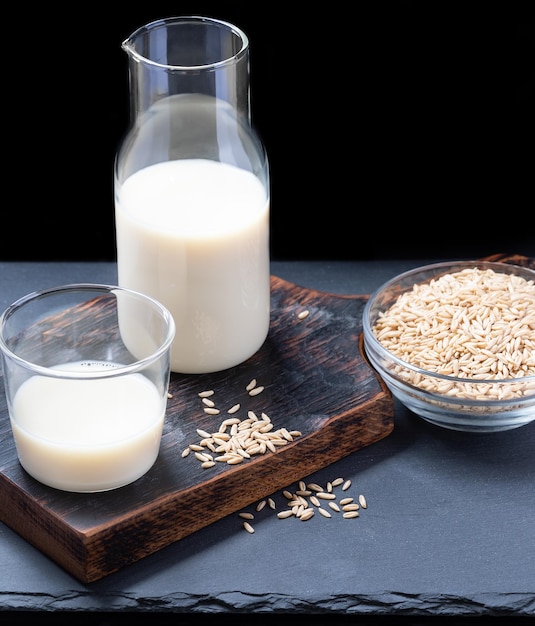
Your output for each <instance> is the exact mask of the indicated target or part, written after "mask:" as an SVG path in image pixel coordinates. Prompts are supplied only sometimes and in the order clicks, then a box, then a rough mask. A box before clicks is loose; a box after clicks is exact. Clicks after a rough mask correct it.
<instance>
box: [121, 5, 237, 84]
mask: <svg viewBox="0 0 535 626" xmlns="http://www.w3.org/2000/svg"><path fill="white" fill-rule="evenodd" d="M181 23H189V24H207V25H212V26H219V27H220V28H224V29H226V30H227V31H229V32H232V33H234V35H236V37H238V38H239V39H240V40H241V48H240V49H239V50H238V51H237V52H235V53H234V54H232V55H231V56H227V57H225V58H223V59H220V60H219V61H215V62H212V63H205V64H202V65H172V64H169V63H160V62H158V61H155V60H154V59H150V58H148V57H147V56H145V55H144V54H141V53H140V52H138V50H136V46H135V43H134V41H135V40H136V39H137V38H138V37H139V36H140V35H142V34H146V33H148V32H150V31H154V30H156V29H158V28H161V27H164V26H173V25H175V26H176V25H178V24H181ZM121 48H122V49H123V50H124V51H125V52H126V53H127V54H129V55H130V56H131V57H132V58H133V59H135V60H136V61H138V62H141V63H145V64H146V65H151V66H154V67H157V68H161V69H165V70H169V71H173V70H174V71H180V72H185V71H187V72H191V71H201V70H213V69H217V68H221V67H224V66H225V65H228V64H230V63H234V62H236V61H237V60H238V59H240V58H241V57H242V56H243V55H244V54H246V53H247V51H248V49H249V37H248V36H247V35H246V33H245V32H244V31H243V30H242V29H241V28H240V27H239V26H236V25H235V24H232V23H231V22H227V21H225V20H221V19H218V18H215V17H207V16H203V15H177V16H172V17H166V18H163V19H158V20H153V21H152V22H148V23H147V24H144V25H143V26H140V27H139V28H136V30H134V31H133V32H132V33H131V34H130V35H129V36H128V37H126V39H124V40H123V42H122V43H121Z"/></svg>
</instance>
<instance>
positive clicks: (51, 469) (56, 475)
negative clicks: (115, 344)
mask: <svg viewBox="0 0 535 626" xmlns="http://www.w3.org/2000/svg"><path fill="white" fill-rule="evenodd" d="M54 369H71V370H75V369H80V370H82V369H83V367H82V366H81V365H79V364H67V365H61V366H58V367H57V368H54ZM164 415H165V402H164V401H163V400H162V394H160V393H159V392H158V390H157V389H156V387H155V385H154V384H153V383H152V382H150V381H149V380H148V379H147V378H146V377H145V376H143V375H141V374H127V375H125V376H118V377H116V378H102V379H98V378H96V379H85V380H72V379H61V378H52V377H46V376H32V377H31V378H29V379H28V380H27V381H25V382H24V383H23V384H22V385H21V386H20V387H19V389H18V391H17V392H16V394H15V397H14V399H13V403H12V407H11V426H12V429H13V437H14V439H15V444H16V447H17V453H18V457H19V460H20V463H21V465H22V466H23V467H24V469H25V470H26V471H27V472H28V473H29V474H31V475H32V476H33V477H34V478H36V479H37V480H39V481H40V482H42V483H44V484H46V485H49V486H51V487H56V488H57V489H63V490H65V491H78V492H91V491H105V490H108V489H115V488H116V487H120V486H123V485H126V484H128V483H131V482H133V481H134V480H137V479H138V478H140V477H141V476H142V475H143V474H145V473H146V472H147V471H148V470H149V469H150V468H151V467H152V465H153V464H154V462H155V461H156V458H157V456H158V452H159V448H160V441H161V435H162V428H163V421H164Z"/></svg>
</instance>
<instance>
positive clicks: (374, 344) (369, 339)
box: [362, 260, 535, 402]
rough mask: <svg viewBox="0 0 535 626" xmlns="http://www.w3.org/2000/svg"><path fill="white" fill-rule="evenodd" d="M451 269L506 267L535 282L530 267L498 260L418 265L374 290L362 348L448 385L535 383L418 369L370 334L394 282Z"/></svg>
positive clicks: (523, 378) (534, 380)
mask: <svg viewBox="0 0 535 626" xmlns="http://www.w3.org/2000/svg"><path fill="white" fill-rule="evenodd" d="M452 267H458V268H470V267H482V268H485V269H494V270H497V269H498V270H499V269H501V270H502V273H503V268H505V269H506V270H507V269H510V271H509V272H505V273H509V274H513V275H520V274H521V273H522V274H524V273H527V275H528V276H529V277H531V280H532V281H533V282H534V283H535V270H533V269H531V268H529V267H524V266H523V265H516V264H513V263H501V262H499V261H484V260H481V261H478V260H459V261H441V262H439V263H430V264H428V265H420V266H417V267H414V268H412V269H409V270H406V271H404V272H402V273H401V274H397V275H396V276H394V277H392V278H390V279H389V280H387V281H386V282H384V283H383V284H382V285H380V286H379V287H378V288H377V289H376V290H375V291H373V292H372V294H371V295H370V296H369V298H368V300H367V302H366V304H365V306H364V309H363V312H362V331H363V335H364V345H365V347H366V344H368V347H369V348H371V349H373V351H374V352H376V353H379V354H380V355H381V357H382V358H388V359H389V360H391V361H392V363H393V365H395V366H399V367H401V368H404V369H408V370H411V371H413V372H415V373H417V374H420V375H422V376H428V377H431V378H435V379H439V380H444V381H447V382H451V383H462V384H466V383H472V384H478V385H479V384H481V385H491V384H492V385H498V384H502V385H510V384H513V383H525V382H527V383H535V374H533V375H529V376H520V377H517V378H490V379H489V378H484V379H479V378H478V379H472V378H460V377H458V376H450V375H448V374H440V373H439V372H433V371H431V370H426V369H422V368H421V367H418V366H417V365H414V364H412V363H409V362H408V361H404V360H403V359H400V358H399V357H397V356H396V355H395V354H392V353H391V352H390V351H389V350H388V349H387V348H385V347H384V345H383V344H382V343H381V342H380V341H379V340H378V339H377V338H376V337H375V335H374V334H373V332H372V324H371V323H370V312H371V309H372V306H373V305H374V303H375V302H376V300H377V298H378V297H379V296H380V295H381V294H382V293H385V292H386V291H387V290H388V289H390V287H392V286H393V285H395V284H396V283H399V282H400V281H403V280H404V279H406V278H409V277H411V276H414V275H417V274H420V273H422V272H424V271H434V270H436V271H437V272H438V271H439V270H441V269H448V268H452ZM522 277H523V278H524V277H525V276H522ZM429 280H430V279H429ZM415 282H416V281H415ZM410 288H411V287H410V286H409V287H408V288H407V289H406V290H405V291H408V290H409V289H410ZM401 293H404V292H403V291H400V294H401ZM368 358H370V355H369V354H368ZM388 371H389V373H391V374H392V373H393V372H392V371H391V370H390V369H389V370H388ZM400 380H403V379H400ZM403 383H404V384H407V385H408V386H410V387H414V388H415V389H419V390H420V391H424V390H423V389H422V388H420V387H418V386H415V385H413V384H411V383H409V382H407V381H405V380H403ZM429 393H433V394H434V395H436V396H437V397H440V398H448V396H445V395H444V394H439V393H436V392H429ZM534 393H535V391H534ZM532 395H533V394H531V393H530V394H529V395H527V396H525V397H527V398H531V397H532ZM521 399H522V398H516V399H515V400H516V401H518V400H521ZM471 401H473V400H471ZM483 402H490V400H485V401H483ZM497 402H498V400H497Z"/></svg>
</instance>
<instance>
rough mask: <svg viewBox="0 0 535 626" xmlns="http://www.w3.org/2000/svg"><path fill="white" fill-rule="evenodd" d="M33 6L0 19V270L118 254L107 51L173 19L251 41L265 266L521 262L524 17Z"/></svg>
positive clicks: (436, 9)
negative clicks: (263, 175) (220, 23)
mask: <svg viewBox="0 0 535 626" xmlns="http://www.w3.org/2000/svg"><path fill="white" fill-rule="evenodd" d="M36 6H37V8H35V6H33V7H32V8H31V9H30V8H29V5H28V6H27V5H26V4H25V3H21V4H20V6H19V7H17V8H15V9H14V10H13V11H14V13H13V14H12V15H13V17H10V18H9V20H7V21H4V35H6V34H7V32H10V35H11V36H10V38H9V40H10V42H11V43H9V44H7V43H4V46H5V48H7V49H4V52H3V70H2V71H3V83H4V85H3V87H4V88H3V94H4V103H3V104H4V111H6V113H5V114H4V124H5V131H4V133H3V136H4V142H5V143H4V148H5V152H4V156H5V159H4V162H5V163H7V164H9V165H8V168H9V170H7V172H6V173H7V174H8V175H7V176H6V177H5V189H6V192H7V193H6V197H5V200H4V203H3V207H2V210H3V216H4V219H3V220H2V224H3V225H2V227H1V229H2V236H1V238H0V259H1V260H114V259H115V244H114V208H113V184H112V181H113V160H114V157H115V153H116V150H117V148H118V146H119V143H120V141H121V139H122V137H123V136H124V134H125V132H126V130H127V127H128V123H129V119H128V115H129V96H128V76H127V59H126V54H125V53H124V52H123V51H122V49H121V42H122V41H123V39H125V38H126V37H127V36H128V35H130V34H131V32H133V31H134V30H135V29H136V28H138V27H139V26H142V25H143V24H145V23H147V22H149V21H152V20H155V19H159V18H163V17H168V16H171V15H181V14H182V15H186V14H198V15H207V16H213V17H219V18H222V19H225V20H228V21H231V22H233V23H235V24H236V25H237V26H240V27H241V28H242V29H243V30H244V31H245V32H246V33H247V34H248V36H249V39H250V49H251V57H250V58H251V89H252V97H251V104H252V116H253V124H254V125H255V127H256V130H257V131H258V133H259V135H260V137H261V138H262V140H263V142H264V145H265V147H266V150H267V153H268V157H269V161H270V168H271V200H272V201H271V250H272V257H273V258H274V259H277V260H283V259H294V258H297V259H380V258H425V257H480V256H484V255H486V254H492V253H495V252H506V253H515V252H518V253H521V254H528V255H533V256H535V185H534V179H535V176H534V174H535V161H534V139H535V133H534V128H533V114H534V111H535V106H534V105H535V99H534V80H535V69H534V62H535V23H534V19H533V15H534V10H533V7H534V3H532V2H516V1H510V2H507V1H504V2H441V1H436V2H428V1H425V2H410V1H403V0H399V1H397V2H372V3H367V2H363V3H345V4H341V3H331V4H328V3H320V4H317V3H302V4H301V3H290V2H285V3H282V2H281V3H276V2H271V3H261V2H250V1H249V2H203V1H199V2H180V1H176V2H159V1H158V0H153V1H151V2H144V3H136V5H135V6H134V3H125V2H114V3H108V4H107V5H106V4H98V3H91V4H84V5H80V8H77V9H72V8H71V10H69V11H66V10H65V6H66V5H61V6H62V9H60V8H59V5H58V8H55V7H54V5H50V4H48V3H47V4H46V5H44V4H39V5H36ZM296 6H298V7H299V8H294V7H296ZM4 41H5V42H6V41H7V38H6V39H5V40H4ZM10 173H11V174H10Z"/></svg>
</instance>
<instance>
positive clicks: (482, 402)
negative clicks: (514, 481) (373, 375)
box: [363, 261, 535, 432]
mask: <svg viewBox="0 0 535 626" xmlns="http://www.w3.org/2000/svg"><path fill="white" fill-rule="evenodd" d="M475 267H477V268H479V269H481V270H493V271H494V272H499V273H501V274H503V273H506V274H513V275H515V276H519V277H521V278H523V279H525V280H526V281H531V287H533V288H535V286H534V285H535V270H532V269H529V268H526V267H521V266H517V265H510V264H506V263H495V262H483V261H455V262H445V263H435V264H432V265H426V266H422V267H418V268H415V269H412V270H409V271H407V272H404V273H403V274H400V275H398V276H396V277H394V278H392V279H391V280H389V281H387V282H386V283H385V284H384V285H382V286H381V287H380V288H379V289H377V290H376V291H375V292H374V293H373V294H372V295H371V296H370V298H369V300H368V302H367V303H366V306H365V308H364V312H363V334H364V348H365V352H366V355H367V357H368V359H369V361H370V363H371V365H372V366H373V367H374V368H375V369H376V370H377V372H378V373H379V374H380V376H381V377H382V379H383V380H384V382H385V384H386V385H387V387H388V388H389V389H390V391H391V392H392V394H393V395H394V396H395V397H396V398H397V399H398V400H400V402H402V403H403V404H404V405H405V406H406V407H407V408H408V409H410V410H411V411H413V412H414V413H416V414H417V415H419V416H420V417H422V418H423V419H425V420H427V421H428V422H431V423H433V424H435V425H438V426H442V427H444V428H449V429H453V430H461V431H470V432H494V431H503V430H509V429H512V428H518V427H520V426H523V425H525V424H528V423H529V422H531V421H533V420H534V419H535V374H533V375H532V374H531V372H532V371H533V367H532V366H529V367H528V368H527V374H524V375H523V376H521V377H515V378H512V377H504V378H495V373H491V374H490V375H488V374H478V376H477V377H476V376H472V375H469V374H467V373H466V372H460V373H459V370H458V369H457V370H455V371H456V374H457V375H452V374H451V372H449V373H446V374H445V373H441V372H440V371H439V370H440V369H442V370H443V371H444V370H446V371H449V369H451V367H450V365H448V366H447V367H446V366H444V367H442V366H433V369H434V368H435V367H436V369H437V371H432V368H431V367H430V368H429V369H424V368H422V367H421V365H422V362H421V361H420V363H419V364H416V363H415V362H412V361H413V357H412V353H411V356H408V353H407V352H405V353H404V358H403V359H402V358H400V356H399V355H398V356H396V355H395V354H393V353H392V352H391V351H390V350H389V349H388V348H387V347H386V344H385V341H386V340H384V339H383V341H382V342H381V341H380V340H379V339H378V338H377V337H376V336H375V334H374V332H373V328H374V326H375V325H376V323H377V321H378V319H379V318H380V315H381V314H382V313H384V312H386V311H389V309H390V307H392V305H393V304H394V303H395V302H396V301H397V299H398V297H400V295H401V294H403V293H405V292H411V293H412V290H413V287H414V285H416V284H420V283H424V284H425V283H429V282H430V281H431V280H433V279H434V280H435V281H436V280H437V279H439V278H440V277H441V276H443V275H446V274H452V273H456V272H460V271H462V270H466V269H471V268H475ZM531 287H528V289H529V290H531ZM475 293H476V292H474V294H475ZM405 297H411V296H405ZM491 297H492V296H491ZM476 298H480V295H479V294H478V295H477V296H476V295H474V296H473V297H472V300H474V302H472V304H474V303H476V304H477V302H476ZM432 299H433V298H431V300H432ZM456 306H457V308H459V306H458V305H456ZM452 307H453V308H455V307H454V305H452ZM529 310H533V308H532V307H531V308H529ZM472 311H473V309H472ZM471 315H474V314H473V313H471ZM530 315H531V317H532V319H533V315H532V314H530ZM412 317H413V319H416V316H415V314H414V311H413V313H412ZM434 317H436V318H439V316H438V315H436V316H435V315H434V314H433V313H431V314H428V315H427V321H425V322H424V323H425V324H426V325H427V326H430V325H433V324H434V319H433V318H434ZM396 319H397V318H396ZM524 319H525V317H524ZM418 321H421V320H418ZM481 322H482V320H478V322H477V323H481ZM477 323H476V331H475V332H476V333H477V332H478V330H477V328H479V329H480V326H479V327H477ZM500 324H501V326H500V328H501V330H502V331H503V332H506V333H509V329H508V327H506V328H504V327H503V322H496V323H494V321H493V320H492V319H491V320H490V321H489V322H487V323H486V324H485V328H486V329H487V330H489V329H490V331H491V332H494V333H495V334H496V333H497V332H498V331H497V329H498V326H499V325H500ZM493 325H494V331H493ZM452 329H453V325H451V326H450V325H449V324H448V331H447V332H444V331H443V332H442V335H443V339H442V341H443V343H445V345H446V348H444V350H443V352H445V351H446V350H447V348H448V347H451V346H449V342H450V341H451V342H452V343H453V340H454V334H455V333H454V330H452ZM403 331H404V328H403ZM455 331H456V329H455ZM396 332H397V331H395V332H394V335H396ZM524 332H525V335H524V337H526V339H527V346H528V347H527V348H526V349H523V355H524V359H526V358H527V359H528V361H529V362H530V363H532V364H535V347H534V346H535V323H533V322H530V325H529V326H528V327H527V331H526V328H524ZM425 333H426V331H425V329H424V331H422V333H415V334H412V335H411V341H412V342H415V341H416V342H419V341H423V339H419V338H418V337H419V336H420V334H423V335H425ZM498 334H499V333H498ZM455 340H457V336H456V335H455ZM433 341H435V340H434V339H433ZM519 342H520V347H521V348H522V345H524V340H523V339H522V338H521V339H520V340H518V341H517V344H518V343H519ZM502 343H503V342H502ZM475 344H476V345H479V346H480V347H479V348H478V349H477V351H476V352H477V353H478V355H480V356H478V358H480V359H481V362H483V361H485V360H486V359H487V357H488V355H487V352H483V350H487V348H486V346H483V347H481V346H482V344H481V343H479V344H478V342H475ZM411 345H413V344H411ZM441 345H442V344H441ZM513 345H514V344H513ZM392 349H394V350H397V349H398V347H397V346H393V347H392ZM472 350H473V348H472ZM434 354H436V351H435V352H434ZM489 354H490V353H489ZM442 356H444V361H447V360H448V359H446V358H445V355H444V354H443V355H442ZM489 358H490V357H489ZM502 361H503V358H502ZM491 362H492V359H491V360H490V361H488V362H487V366H488V363H491ZM426 367H427V366H426ZM457 367H458V365H457ZM493 367H494V368H495V367H496V366H495V365H493ZM500 367H501V366H500ZM494 371H495V370H494ZM501 375H502V376H503V373H502V374H501ZM479 376H481V378H479ZM517 376H518V374H517Z"/></svg>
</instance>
